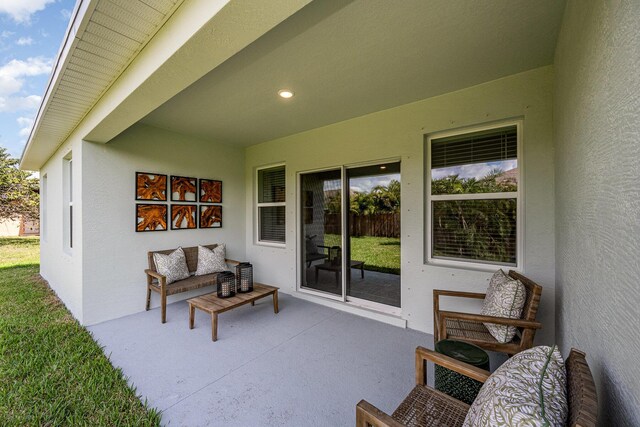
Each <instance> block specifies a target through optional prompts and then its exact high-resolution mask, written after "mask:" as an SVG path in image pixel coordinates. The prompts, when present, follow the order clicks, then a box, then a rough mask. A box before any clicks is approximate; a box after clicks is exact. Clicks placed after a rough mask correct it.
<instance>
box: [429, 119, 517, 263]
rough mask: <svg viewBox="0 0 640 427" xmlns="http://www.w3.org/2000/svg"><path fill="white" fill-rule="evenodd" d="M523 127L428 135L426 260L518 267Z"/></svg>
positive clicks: (500, 127) (514, 124)
mask: <svg viewBox="0 0 640 427" xmlns="http://www.w3.org/2000/svg"><path fill="white" fill-rule="evenodd" d="M520 126H521V122H520V121H516V122H510V123H505V124H502V125H498V126H495V127H483V128H477V129H472V130H469V131H466V132H464V133H461V132H459V133H452V132H447V133H440V134H434V135H429V136H427V138H426V140H427V152H428V153H429V156H428V159H429V172H428V173H429V177H428V178H429V179H428V181H429V185H428V189H429V190H428V194H427V198H428V206H429V212H428V218H429V219H428V221H429V224H428V228H427V229H428V230H429V234H430V235H429V236H427V237H428V240H427V241H428V261H430V262H433V261H435V262H436V263H437V262H438V261H445V262H447V263H449V262H452V263H458V262H464V263H482V264H499V265H506V266H514V267H516V266H518V265H519V257H520V254H521V250H522V248H521V236H520V232H519V227H520V222H521V221H520V214H521V213H520V211H521V208H520V203H519V202H520V198H519V187H520V172H519V169H518V162H519V161H521V159H519V158H518V152H519V145H520Z"/></svg>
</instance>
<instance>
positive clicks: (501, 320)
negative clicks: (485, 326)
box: [439, 311, 542, 329]
mask: <svg viewBox="0 0 640 427" xmlns="http://www.w3.org/2000/svg"><path fill="white" fill-rule="evenodd" d="M439 315H440V325H444V324H445V323H444V320H445V319H446V318H449V319H458V320H469V321H472V322H480V323H494V324H497V325H507V326H515V327H516V328H525V329H542V323H540V322H536V321H533V320H524V319H510V318H508V317H495V316H485V315H482V314H473V313H460V312H457V311H440V312H439Z"/></svg>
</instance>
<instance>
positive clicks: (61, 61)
mask: <svg viewBox="0 0 640 427" xmlns="http://www.w3.org/2000/svg"><path fill="white" fill-rule="evenodd" d="M97 3H98V1H97V0H78V2H77V3H76V5H75V7H74V10H73V12H72V14H71V19H70V20H69V25H68V26H67V31H66V32H65V35H64V38H63V39H62V44H61V45H60V49H59V50H58V55H57V56H56V60H55V63H54V66H53V69H52V70H51V75H50V76H49V81H48V82H47V86H46V89H45V93H44V96H43V98H42V101H41V102H40V106H39V107H38V112H37V113H36V118H35V120H34V123H33V126H32V127H31V132H30V133H29V138H28V139H27V143H26V144H25V146H24V149H23V150H22V156H20V169H23V170H39V169H40V167H41V166H42V164H39V162H37V161H36V162H34V161H33V159H31V157H32V156H31V152H32V151H33V146H34V139H35V136H36V135H37V133H38V130H39V129H40V124H41V123H42V118H43V117H44V115H45V114H46V111H47V107H48V106H49V103H50V102H51V97H52V95H53V94H54V93H55V89H56V87H57V86H58V84H59V83H60V77H61V76H62V74H63V73H64V70H65V69H66V68H67V65H68V63H69V59H70V58H71V55H69V52H71V51H72V50H73V49H75V47H76V45H77V44H78V41H79V35H81V34H82V33H83V32H84V30H85V28H86V27H87V24H88V23H89V20H90V19H91V14H92V13H93V10H94V9H95V7H96V4H97ZM56 148H57V147H56ZM51 154H53V152H52V153H51ZM51 154H50V155H51ZM50 155H49V156H47V158H48V157H50Z"/></svg>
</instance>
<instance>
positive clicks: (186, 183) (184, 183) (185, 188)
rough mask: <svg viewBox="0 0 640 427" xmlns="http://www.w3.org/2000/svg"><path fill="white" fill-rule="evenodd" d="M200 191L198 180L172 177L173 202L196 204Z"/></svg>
mask: <svg viewBox="0 0 640 427" xmlns="http://www.w3.org/2000/svg"><path fill="white" fill-rule="evenodd" d="M197 191H198V179H197V178H189V177H186V176H173V175H171V201H172V202H195V201H196V193H197Z"/></svg>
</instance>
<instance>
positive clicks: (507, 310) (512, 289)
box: [480, 270, 527, 343]
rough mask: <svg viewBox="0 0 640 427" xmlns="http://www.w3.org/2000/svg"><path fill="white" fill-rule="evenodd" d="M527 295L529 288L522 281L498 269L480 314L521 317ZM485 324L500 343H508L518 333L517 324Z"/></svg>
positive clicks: (510, 317) (512, 317)
mask: <svg viewBox="0 0 640 427" xmlns="http://www.w3.org/2000/svg"><path fill="white" fill-rule="evenodd" d="M526 296H527V290H526V288H525V287H524V285H523V284H522V282H521V281H519V280H514V279H512V278H511V277H509V276H508V275H507V274H506V273H505V272H504V271H502V270H498V271H496V272H495V274H494V275H493V277H491V281H490V282H489V288H488V289H487V295H486V296H485V298H484V302H483V303H482V310H481V311H480V314H482V315H485V316H494V317H506V318H509V319H520V316H522V308H523V307H524V302H525V299H526ZM484 326H486V327H487V329H488V330H489V333H490V334H491V335H492V336H493V337H494V338H495V339H496V341H498V342H500V343H508V342H510V341H511V340H512V339H513V337H514V336H515V335H516V327H515V326H507V325H496V324H494V323H485V324H484Z"/></svg>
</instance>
